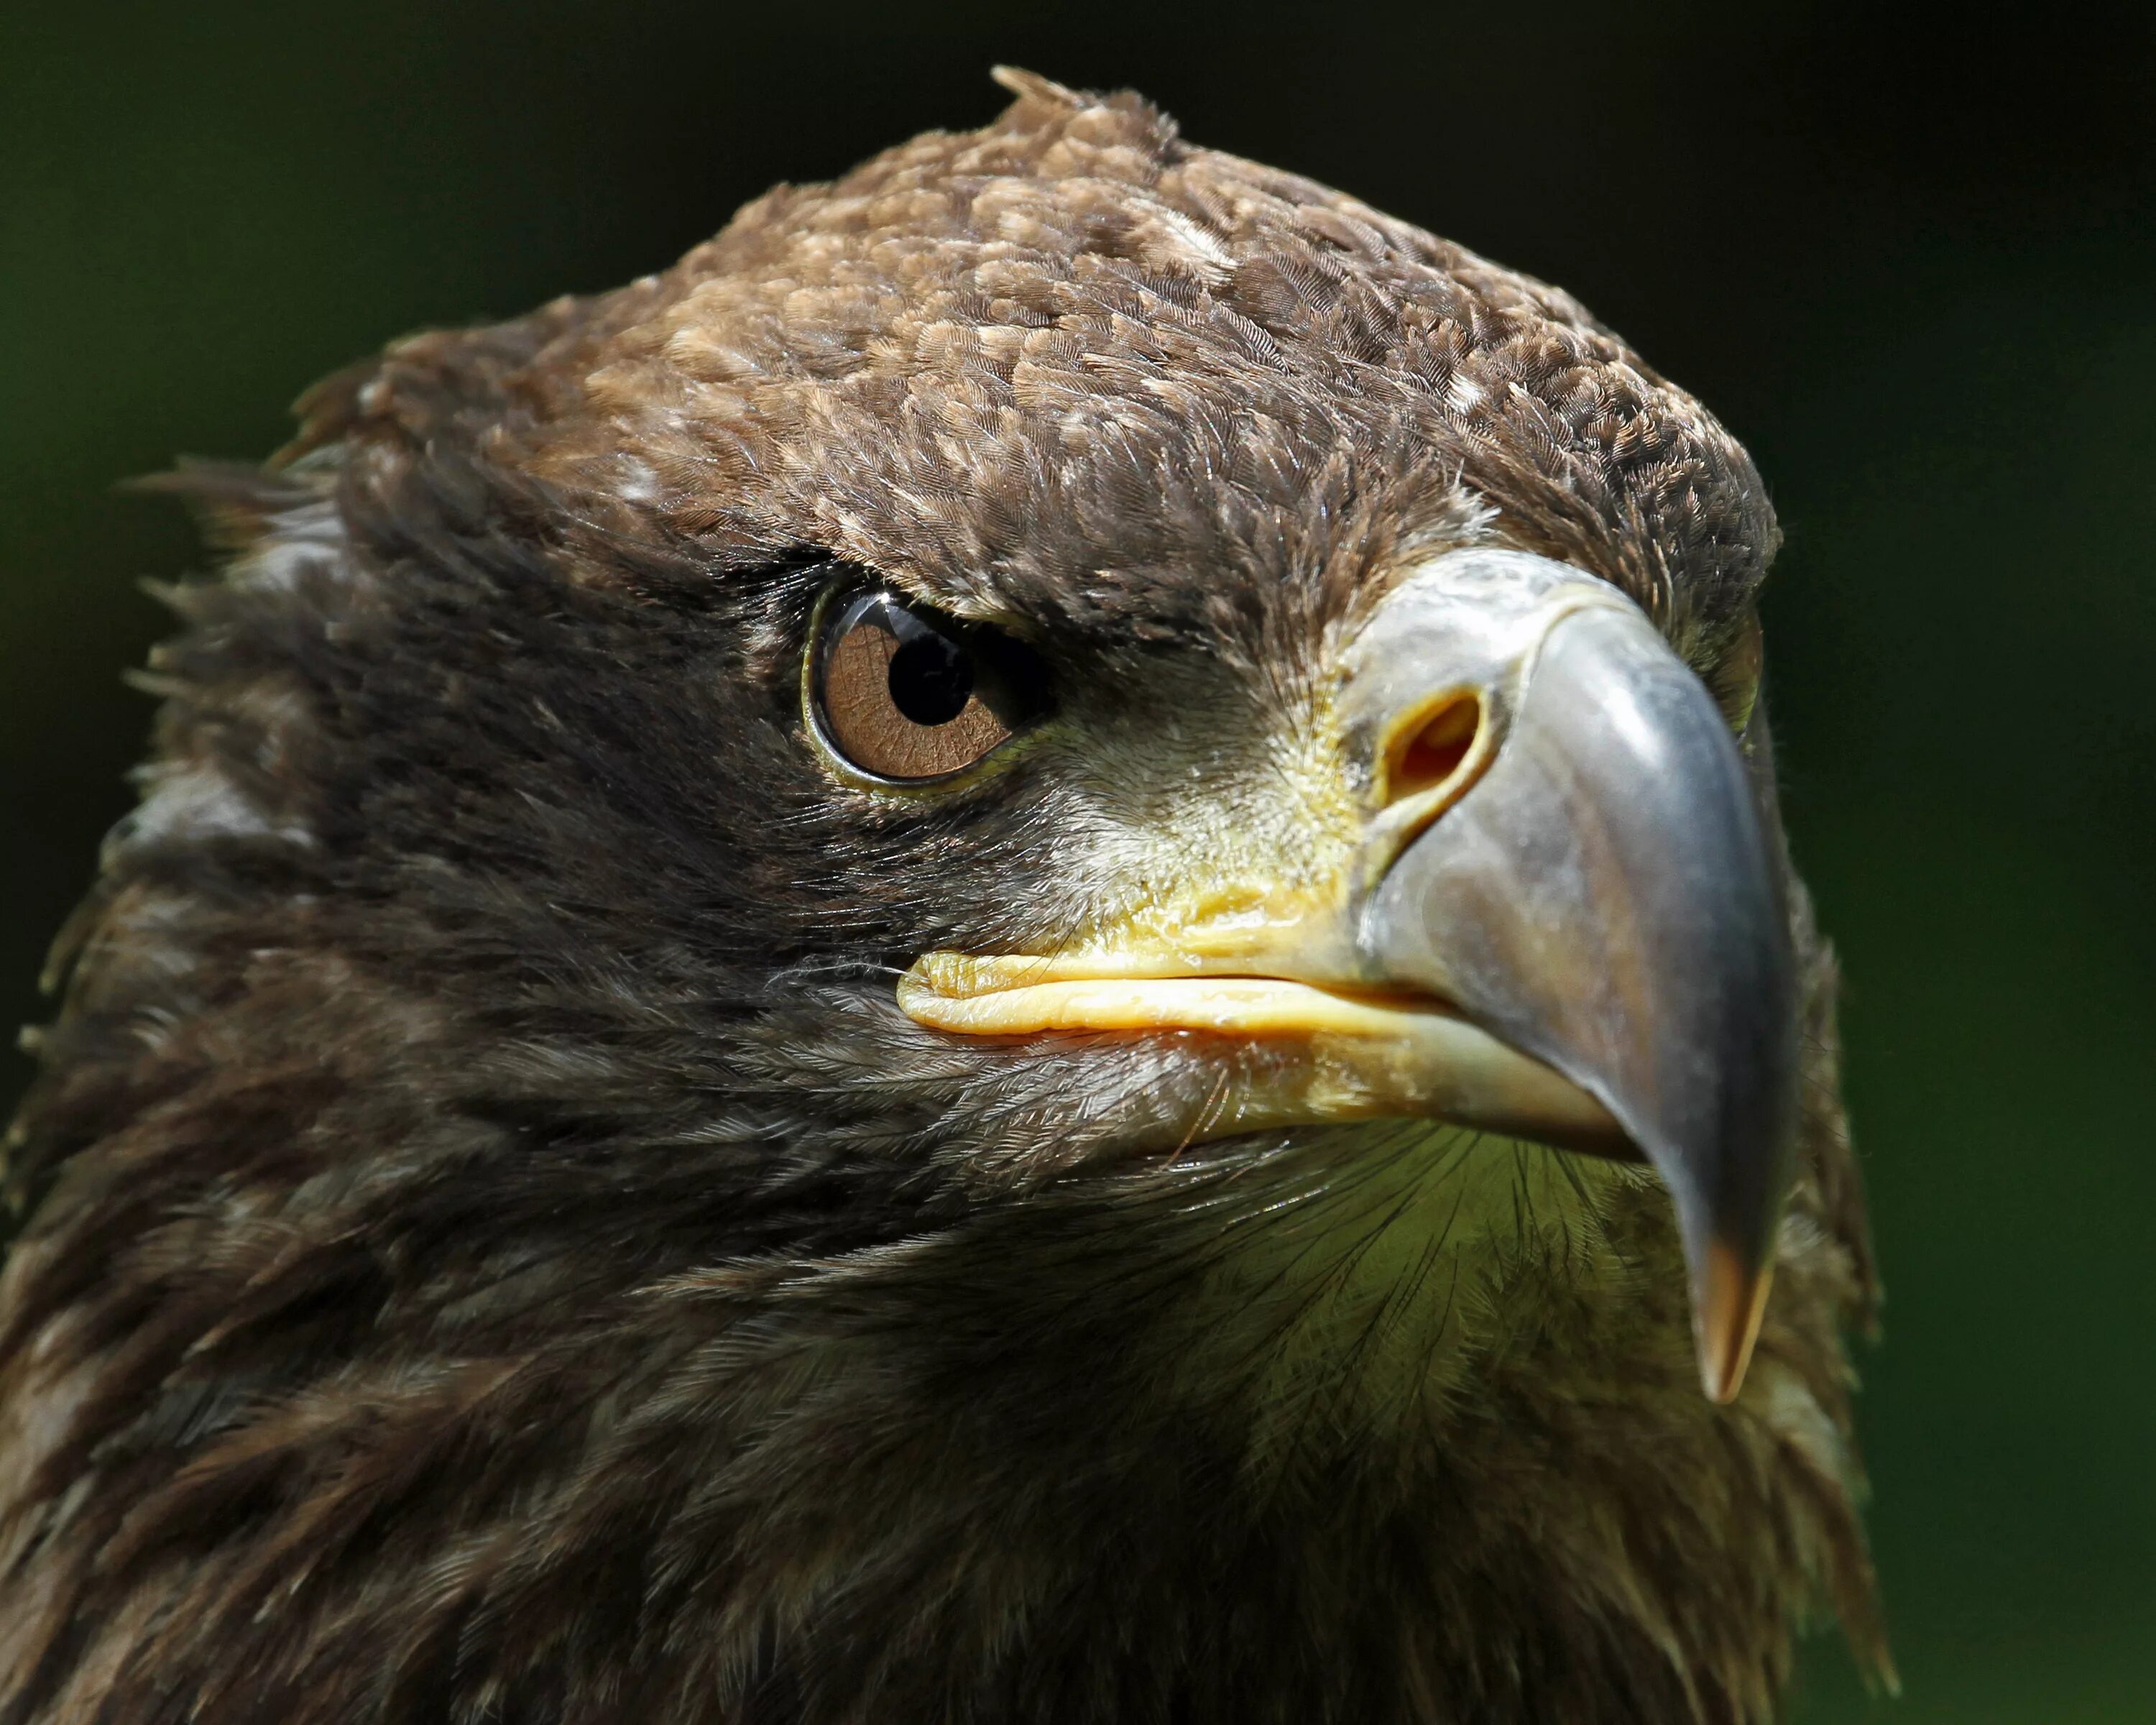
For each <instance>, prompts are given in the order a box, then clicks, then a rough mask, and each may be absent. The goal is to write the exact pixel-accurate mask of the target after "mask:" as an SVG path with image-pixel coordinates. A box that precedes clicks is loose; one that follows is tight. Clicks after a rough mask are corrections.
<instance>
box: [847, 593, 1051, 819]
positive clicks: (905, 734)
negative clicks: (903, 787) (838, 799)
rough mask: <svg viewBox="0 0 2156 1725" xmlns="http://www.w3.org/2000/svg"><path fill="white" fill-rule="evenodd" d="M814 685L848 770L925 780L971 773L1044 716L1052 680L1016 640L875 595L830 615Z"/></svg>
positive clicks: (861, 597) (853, 601)
mask: <svg viewBox="0 0 2156 1725" xmlns="http://www.w3.org/2000/svg"><path fill="white" fill-rule="evenodd" d="M1044 690H1045V682H1044V679H1043V677H1042V675H1041V673H1040V667H1039V662H1038V660H1034V659H1033V657H1032V655H1030V654H1029V653H1027V652H1026V651H1025V649H1024V648H1022V647H1021V646H1019V644H1018V643H1017V642H1015V641H1014V640H1012V639H1010V638H1009V637H1008V636H1006V635H1004V634H1000V633H998V631H995V630H993V629H986V628H983V627H982V626H980V625H978V624H962V623H960V622H958V621H957V619H952V618H947V617H941V616H938V615H937V614H935V613H933V612H931V611H928V610H927V609H926V608H923V607H921V606H918V605H913V604H910V603H907V602H906V601H904V600H902V599H900V598H896V597H895V596H893V595H892V594H890V593H864V594H860V595H859V596H857V597H855V598H853V599H851V600H850V601H848V602H847V603H844V604H841V605H839V606H838V607H837V608H835V609H834V610H833V611H832V612H830V613H829V621H828V623H827V624H826V626H825V628H824V631H823V635H822V639H821V640H820V641H819V644H818V647H817V656H816V665H815V676H814V692H815V703H816V717H817V719H818V721H819V728H820V729H821V731H822V732H823V733H824V741H825V742H828V743H829V745H830V747H832V749H833V750H834V752H836V753H837V754H838V755H839V756H840V757H842V758H843V759H844V761H845V762H847V764H848V765H850V766H851V767H853V768H855V770H856V771H858V772H860V773H866V774H869V775H870V776H871V777H873V778H884V779H891V780H896V781H901V782H909V781H910V782H918V781H921V780H923V779H933V778H947V777H948V776H949V775H950V774H952V773H957V772H961V771H962V770H963V769H964V768H968V767H970V766H972V765H973V763H974V762H976V761H978V760H979V759H981V758H982V757H983V756H984V755H986V754H988V752H989V751H990V750H992V749H993V748H994V747H996V746H997V745H998V743H1001V742H1004V740H1005V739H1006V738H1008V737H1009V736H1010V735H1011V734H1012V732H1014V731H1016V730H1017V729H1019V727H1020V726H1023V725H1024V724H1026V723H1027V722H1029V721H1031V720H1032V719H1034V718H1035V717H1037V716H1039V712H1040V711H1041V709H1042V706H1043V693H1044Z"/></svg>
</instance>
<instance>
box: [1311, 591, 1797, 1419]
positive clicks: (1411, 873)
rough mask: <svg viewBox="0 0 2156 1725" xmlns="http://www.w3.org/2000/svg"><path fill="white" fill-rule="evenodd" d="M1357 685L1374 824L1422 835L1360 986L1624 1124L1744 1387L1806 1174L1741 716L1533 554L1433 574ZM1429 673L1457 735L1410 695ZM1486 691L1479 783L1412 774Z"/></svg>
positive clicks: (1362, 645) (1397, 602) (1611, 607)
mask: <svg viewBox="0 0 2156 1725" xmlns="http://www.w3.org/2000/svg"><path fill="white" fill-rule="evenodd" d="M1350 672H1351V675H1350V680H1349V683H1348V686H1347V701H1349V703H1350V704H1351V711H1353V710H1354V709H1359V710H1360V713H1359V716H1360V719H1361V722H1362V724H1363V726H1364V728H1365V730H1366V732H1369V733H1371V740H1372V741H1373V742H1375V743H1376V745H1377V749H1376V752H1377V754H1378V757H1379V758H1380V760H1381V761H1382V762H1383V763H1384V767H1385V770H1387V771H1388V772H1389V773H1391V775H1392V778H1391V781H1390V782H1389V783H1387V784H1386V785H1385V787H1384V792H1385V793H1388V794H1389V797H1390V800H1389V803H1388V804H1387V808H1386V811H1385V814H1383V815H1381V816H1380V817H1379V819H1380V822H1381V823H1383V822H1384V821H1385V820H1386V819H1388V817H1389V818H1391V819H1392V820H1393V821H1394V823H1395V824H1397V825H1398V827H1399V829H1400V831H1399V837H1400V838H1401V839H1404V843H1402V844H1401V845H1400V848H1399V850H1398V851H1397V853H1396V854H1395V855H1394V856H1393V857H1392V858H1390V859H1389V860H1382V859H1381V860H1379V865H1380V866H1382V868H1383V873H1382V875H1380V876H1379V877H1378V879H1377V880H1376V881H1375V882H1374V884H1373V886H1372V887H1371V888H1370V889H1369V890H1368V891H1366V892H1365V893H1363V895H1360V905H1361V910H1360V918H1359V925H1358V927H1357V930H1356V943H1357V950H1358V957H1360V959H1361V961H1362V968H1363V973H1364V974H1365V975H1366V976H1367V977H1368V978H1369V979H1371V980H1373V981H1381V982H1383V983H1385V984H1388V985H1390V986H1392V987H1395V988H1405V989H1412V990H1416V991H1419V992H1424V993H1430V994H1432V995H1435V997H1437V998H1438V999H1440V1000H1443V1001H1445V1002H1446V1003H1447V1004H1450V1006H1452V1007H1453V1008H1454V1009H1455V1010H1457V1011H1458V1012H1459V1013H1460V1014H1461V1015H1462V1016H1463V1017H1465V1018H1466V1019H1467V1020H1468V1021H1469V1022H1471V1024H1475V1025H1476V1026H1477V1027H1479V1028H1480V1029H1483V1030H1485V1031H1486V1032H1488V1033H1489V1034H1491V1036H1493V1037H1495V1038H1496V1040H1498V1041H1500V1042H1501V1043H1503V1044H1504V1045H1506V1046H1507V1047H1509V1048H1511V1049H1513V1050H1517V1051H1519V1052H1520V1053H1522V1054H1525V1055H1531V1056H1532V1057H1533V1058H1534V1059H1535V1060H1539V1061H1541V1062H1543V1064H1544V1065H1548V1066H1549V1067H1551V1068H1553V1070H1556V1071H1557V1072H1558V1073H1560V1074H1562V1075H1563V1076H1564V1077H1566V1078H1568V1079H1570V1080H1571V1081H1573V1084H1575V1085H1577V1086H1578V1087H1579V1088H1580V1089H1582V1090H1584V1091H1586V1092H1587V1093H1588V1094H1589V1095H1590V1096H1593V1097H1594V1098H1595V1099H1596V1100H1597V1101H1599V1102H1600V1103H1601V1104H1602V1105H1603V1106H1604V1107H1605V1108H1606V1109H1607V1110H1608V1111H1609V1114H1610V1116H1611V1117H1614V1120H1615V1122H1616V1123H1617V1125H1618V1126H1619V1127H1620V1128H1621V1129H1622V1131H1623V1132H1624V1135H1625V1137H1626V1138H1627V1139H1628V1140H1629V1141H1630V1143H1631V1144H1632V1145H1633V1146H1635V1147H1636V1148H1637V1150H1638V1151H1639V1152H1640V1153H1643V1154H1644V1155H1645V1158H1646V1159H1647V1160H1648V1161H1649V1162H1650V1163H1652V1164H1653V1166H1654V1168H1655V1170H1656V1172H1657V1173H1660V1174H1661V1178H1662V1180H1663V1182H1664V1183H1665V1184H1666V1186H1667V1187H1668V1189H1669V1190H1670V1193H1671V1197H1672V1199H1674V1200H1675V1203H1676V1213H1677V1221H1678V1226H1679V1230H1680V1233H1681V1237H1682V1240H1683V1242H1684V1249H1685V1255H1686V1261H1687V1264H1688V1266H1689V1270H1690V1275H1691V1295H1692V1313H1693V1323H1694V1332H1695V1336H1696V1338H1697V1343H1698V1349H1699V1360H1700V1370H1701V1375H1702V1379H1703V1381H1704V1383H1705V1384H1706V1388H1707V1394H1709V1395H1711V1396H1712V1397H1713V1398H1714V1399H1716V1400H1717V1401H1727V1400H1729V1399H1732V1397H1734V1396H1735V1394H1736V1393H1737V1390H1738V1386H1739V1385H1740V1384H1741V1383H1742V1381H1743V1374H1744V1368H1745V1366H1746V1363H1747V1362H1748V1359H1749V1357H1750V1354H1751V1350H1752V1344H1753V1340H1754V1338H1755V1337H1757V1335H1758V1326H1759V1320H1760V1316H1761V1313H1762V1312H1763V1308H1764V1306H1765V1301H1766V1295H1767V1289H1768V1281H1769V1278H1770V1276H1771V1272H1772V1268H1773V1258H1774V1239H1775V1233H1776V1229H1777V1225H1778V1223H1779V1217H1780V1213H1781V1207H1782V1204H1783V1200H1784V1197H1785V1195H1786V1193H1787V1189H1788V1185H1789V1176H1790V1168H1791V1163H1792V1156H1793V1152H1792V1146H1793V1142H1794V1130H1795V1116H1796V1101H1797V1070H1798V1045H1797V1022H1798V999H1797V983H1796V966H1795V961H1794V955H1793V952H1792V950H1791V946H1790V938H1789V911H1788V906H1787V904H1786V902H1785V900H1784V889H1783V884H1782V882H1783V875H1782V870H1781V867H1780V860H1779V852H1778V849H1777V847H1776V845H1774V842H1773V841H1772V839H1770V836H1769V832H1768V825H1767V823H1766V821H1765V820H1764V819H1763V818H1762V814H1761V810H1760V808H1759V804H1758V797H1757V794H1756V793H1755V792H1754V789H1753V783H1752V780H1751V777H1750V775H1749V774H1748V773H1747V771H1746V770H1745V765H1744V762H1743V757H1742V756H1741V755H1740V754H1739V752H1738V747H1737V745H1736V742H1735V741H1734V739H1733V738H1732V737H1731V735H1730V732H1729V728H1728V726H1727V722H1726V721H1724V719H1723V718H1722V714H1721V711H1720V710H1719V709H1718V708H1717V706H1716V705H1715V702H1714V701H1713V699H1712V697H1711V696H1709V695H1708V693H1707V690H1706V688H1705V686H1704V685H1702V683H1701V681H1700V680H1699V679H1698V678H1697V676H1696V675H1693V673H1692V672H1691V670H1689V669H1688V668H1687V667H1686V665H1684V663H1683V662H1682V661H1681V660H1679V659H1678V657H1677V656H1676V654H1675V653H1674V652H1672V651H1671V649H1670V648H1669V646H1668V645H1667V644H1666V643H1665V642H1664V641H1663V639H1661V635H1660V634H1659V633H1658V632H1657V631H1656V630H1655V629H1654V627H1653V626H1652V625H1651V624H1650V623H1649V622H1648V621H1647V619H1645V616H1643V615H1642V614H1640V612H1639V611H1637V610H1636V609H1635V608H1633V607H1632V606H1631V605H1630V604H1629V603H1626V602H1625V601H1624V600H1623V599H1622V598H1620V597H1619V596H1618V595H1617V594H1616V593H1614V591H1613V590H1612V589H1610V588H1608V587H1606V586H1603V585H1601V584H1599V583H1588V582H1587V581H1586V580H1585V579H1584V578H1583V577H1582V576H1580V575H1579V574H1578V572H1576V571H1573V570H1571V569H1568V568H1566V567H1563V566H1562V565H1558V564H1553V563H1551V562H1547V561H1545V560H1543V559H1541V558H1537V557H1527V556H1525V555H1523V554H1522V553H1519V552H1506V551H1497V550H1477V551H1470V552H1458V553H1455V554H1454V555H1453V556H1451V557H1446V558H1443V559H1440V560H1439V561H1438V562H1435V563H1434V564H1432V565H1430V566H1429V567H1428V568H1426V569H1425V570H1424V571H1423V572H1420V573H1419V575H1418V576H1417V577H1415V578H1411V579H1410V580H1409V582H1408V583H1404V586H1403V587H1402V588H1400V589H1399V590H1398V591H1397V592H1396V593H1394V595H1393V597H1392V598H1390V599H1389V601H1388V602H1387V603H1385V604H1384V605H1383V607H1382V608H1380V609H1379V611H1378V614H1376V615H1375V616H1374V617H1373V619H1371V621H1370V623H1369V624H1368V625H1367V626H1366V627H1365V628H1364V629H1363V631H1362V632H1361V634H1360V635H1359V636H1358V639H1357V640H1356V641H1355V643H1354V644H1353V649H1351V653H1350ZM1433 673H1435V679H1436V683H1435V686H1436V687H1437V688H1438V689H1439V690H1440V691H1442V692H1444V693H1445V695H1447V696H1449V701H1448V704H1447V706H1441V707H1440V709H1439V711H1438V716H1437V718H1436V719H1435V721H1432V720H1425V719H1424V717H1423V715H1424V714H1426V713H1429V712H1430V711H1431V706H1430V701H1429V700H1428V698H1427V696H1424V697H1423V698H1421V699H1419V700H1418V698H1417V697H1416V695H1415V692H1414V691H1417V690H1418V689H1419V690H1421V691H1429V690H1430V689H1431V688H1432V686H1433ZM1468 701H1472V702H1474V703H1475V705H1476V708H1477V710H1478V711H1477V712H1476V726H1477V730H1478V732H1479V733H1481V734H1478V735H1477V736H1476V738H1475V740H1474V742H1473V743H1472V745H1471V747H1469V748H1468V749H1467V751H1466V753H1465V754H1464V755H1463V756H1461V757H1460V762H1459V766H1458V768H1456V769H1455V770H1454V771H1453V772H1452V773H1450V774H1447V775H1446V776H1445V778H1441V779H1440V780H1439V781H1438V782H1437V783H1435V784H1431V785H1428V786H1424V785H1422V784H1420V783H1418V782H1416V779H1415V777H1414V773H1412V771H1410V772H1409V773H1406V774H1405V775H1404V782H1402V781H1403V775H1402V774H1401V773H1400V771H1399V764H1398V763H1408V764H1409V765H1411V763H1412V762H1414V759H1415V758H1416V757H1415V753H1414V751H1415V749H1416V747H1418V743H1419V738H1420V737H1421V736H1422V735H1424V733H1425V732H1427V731H1428V729H1429V728H1430V725H1431V724H1432V723H1436V724H1439V725H1440V726H1443V725H1445V724H1446V722H1447V721H1446V719H1445V713H1446V711H1448V710H1449V709H1450V708H1452V707H1456V706H1457V705H1460V704H1464V703H1466V702H1468ZM1461 728H1462V727H1461V725H1460V721H1458V720H1456V719H1454V720H1451V721H1450V732H1451V733H1457V732H1459V731H1460V729H1461ZM1423 753H1424V758H1429V759H1433V760H1434V762H1435V765H1436V766H1438V767H1440V768H1441V767H1443V766H1445V764H1447V762H1448V761H1449V759H1450V757H1449V756H1448V755H1447V754H1445V752H1443V751H1442V750H1441V749H1430V748H1424V751H1423Z"/></svg>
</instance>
